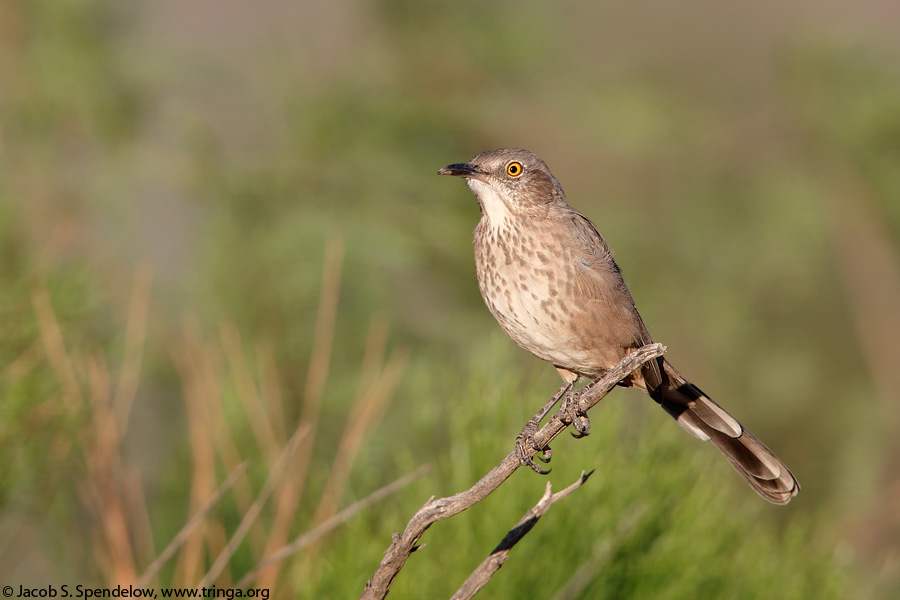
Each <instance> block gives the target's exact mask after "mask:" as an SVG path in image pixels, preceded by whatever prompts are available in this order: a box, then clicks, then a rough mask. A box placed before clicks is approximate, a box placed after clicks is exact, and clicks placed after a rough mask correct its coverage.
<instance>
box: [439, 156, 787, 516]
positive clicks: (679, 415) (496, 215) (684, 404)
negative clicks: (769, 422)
mask: <svg viewBox="0 0 900 600" xmlns="http://www.w3.org/2000/svg"><path fill="white" fill-rule="evenodd" d="M438 174H439V175H455V176H457V177H462V178H464V179H465V180H466V183H467V184H468V185H469V188H470V189H471V190H472V192H473V193H474V194H475V196H476V197H477V198H478V204H479V205H480V207H481V221H479V223H478V226H477V227H476V228H475V267H476V271H477V275H478V286H479V288H480V289H481V295H482V296H483V297H484V301H485V303H486V304H487V306H488V308H489V309H490V311H491V313H493V315H494V317H495V318H496V319H497V321H498V322H499V323H500V327H502V328H503V331H505V332H506V334H507V335H508V336H509V337H511V338H512V339H513V340H514V341H515V342H516V343H517V344H518V345H519V346H521V347H522V348H524V349H525V350H528V351H529V352H531V353H532V354H534V355H535V356H537V357H538V358H541V359H543V360H545V361H547V362H549V363H551V364H552V365H554V366H555V367H556V369H557V370H558V371H559V374H560V375H561V376H562V378H563V380H564V382H565V383H566V384H567V385H566V386H564V387H563V388H561V391H562V389H568V387H567V386H568V385H571V384H572V383H574V382H575V381H576V380H577V379H578V378H579V377H581V376H583V377H587V378H590V379H595V378H597V377H601V376H602V375H603V374H604V373H605V372H606V371H607V370H609V369H610V368H612V367H613V366H615V365H616V363H618V362H619V361H620V360H621V359H622V358H624V357H625V356H626V355H627V354H629V353H630V352H632V351H633V350H634V349H636V348H639V347H641V346H643V345H645V344H648V343H651V339H650V334H649V333H647V328H646V327H644V323H643V321H642V320H641V315H640V314H638V311H637V308H635V306H634V300H633V299H632V298H631V293H630V292H629V291H628V287H627V286H626V285H625V281H624V280H623V279H622V275H621V273H620V271H619V267H618V265H617V264H616V262H615V260H613V257H612V254H611V253H610V250H609V247H608V246H607V245H606V242H605V241H604V240H603V238H602V237H601V236H600V234H599V233H598V232H597V229H596V228H595V227H594V225H593V224H592V223H591V222H590V221H589V220H588V219H587V218H586V217H585V216H583V215H582V214H581V213H579V212H578V211H576V210H574V209H572V208H571V207H570V206H569V205H568V204H566V201H565V196H564V194H563V190H562V187H561V186H560V185H559V181H557V180H556V178H555V177H554V176H553V174H552V173H550V170H549V169H548V168H547V165H546V164H544V161H542V160H541V159H540V158H538V157H537V156H535V155H534V154H532V153H531V152H528V151H527V150H520V149H512V148H501V149H499V150H491V151H489V152H484V153H482V154H479V155H478V156H476V157H475V158H473V159H472V160H471V161H470V162H468V163H462V164H453V165H448V166H446V167H444V168H443V169H441V170H440V171H438ZM622 385H626V386H634V387H636V388H639V389H642V390H645V391H646V392H648V393H649V394H650V396H651V397H652V398H653V399H654V400H655V401H656V402H657V403H659V404H660V405H661V406H662V407H663V408H664V409H665V410H666V411H667V412H668V413H669V414H670V415H672V416H673V417H674V418H675V419H676V420H677V421H678V424H679V425H681V426H682V427H683V428H684V429H685V430H687V431H688V433H690V434H692V435H693V436H695V437H697V438H700V439H701V440H711V441H712V443H713V444H715V446H716V447H717V448H718V449H719V450H721V451H722V453H723V454H724V455H725V456H726V458H728V460H729V461H730V462H731V464H732V466H733V467H734V468H735V469H736V470H737V472H738V473H740V475H741V476H742V477H743V478H744V479H745V480H746V481H747V483H749V484H750V486H751V487H752V488H753V489H754V490H756V492H757V493H758V494H759V495H760V496H762V497H763V498H765V499H766V500H768V501H769V502H773V503H775V504H786V503H787V502H788V501H790V499H791V498H792V497H793V496H795V495H796V494H797V492H798V490H799V489H800V485H799V484H798V483H797V480H796V479H794V476H793V475H792V474H791V472H790V471H789V470H788V468H787V467H786V466H785V465H784V463H782V462H781V461H780V460H779V459H778V457H777V456H775V455H774V454H773V453H772V452H771V451H770V450H769V449H768V448H766V446H765V445H764V444H763V443H762V442H760V441H759V440H758V439H756V438H755V437H754V436H753V435H752V434H751V433H750V432H749V431H747V430H746V429H744V428H743V427H742V426H741V424H740V423H738V422H737V421H736V420H735V419H734V417H732V416H731V415H729V414H728V413H727V412H725V410H724V409H722V407H720V406H719V405H718V404H716V403H715V402H713V401H712V400H711V399H710V398H709V397H708V396H706V394H704V393H703V392H702V391H700V389H699V388H697V387H696V386H695V385H693V384H692V383H690V382H688V381H687V380H686V379H685V378H684V377H683V376H682V375H681V374H680V373H679V372H678V371H676V370H675V369H674V368H673V367H672V366H671V365H670V364H669V363H668V361H666V360H665V359H664V358H658V359H655V360H651V361H649V362H647V363H645V365H644V366H643V368H642V369H640V370H639V371H636V372H634V373H632V374H631V376H629V378H627V379H626V380H624V381H623V382H622Z"/></svg>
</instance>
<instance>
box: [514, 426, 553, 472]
mask: <svg viewBox="0 0 900 600" xmlns="http://www.w3.org/2000/svg"><path fill="white" fill-rule="evenodd" d="M527 446H530V447H531V448H536V446H535V444H534V438H533V437H531V436H530V435H528V434H527V433H526V432H525V431H523V432H522V433H520V434H519V435H518V436H517V437H516V454H517V455H518V457H519V464H521V465H522V466H523V467H524V466H528V467H531V470H532V471H534V472H535V473H537V474H539V475H547V474H548V473H549V472H550V471H551V469H543V468H541V466H540V465H539V464H537V463H536V462H534V459H535V458H536V459H538V460H539V461H541V462H543V463H548V462H550V459H551V458H553V451H552V450H550V447H549V446H547V447H546V448H542V449H540V450H539V451H538V453H537V454H535V455H534V458H532V457H531V456H529V452H528V450H526V447H527Z"/></svg>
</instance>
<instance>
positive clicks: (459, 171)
mask: <svg viewBox="0 0 900 600" xmlns="http://www.w3.org/2000/svg"><path fill="white" fill-rule="evenodd" d="M437 174H438V175H453V176H454V177H464V178H466V179H469V178H470V177H471V178H474V179H482V178H483V176H484V175H485V174H484V173H483V172H481V171H479V170H478V169H476V168H475V167H474V166H473V165H472V164H470V163H456V164H453V165H447V166H446V167H444V168H442V169H441V170H440V171H438V172H437Z"/></svg>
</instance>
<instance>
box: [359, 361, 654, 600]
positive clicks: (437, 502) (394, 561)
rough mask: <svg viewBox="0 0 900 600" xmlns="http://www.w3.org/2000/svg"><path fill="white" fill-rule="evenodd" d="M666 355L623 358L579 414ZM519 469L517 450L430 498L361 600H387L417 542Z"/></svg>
mask: <svg viewBox="0 0 900 600" xmlns="http://www.w3.org/2000/svg"><path fill="white" fill-rule="evenodd" d="M665 352H666V347H665V346H663V345H662V344H648V345H646V346H642V347H641V348H638V349H637V350H635V351H634V352H632V353H631V354H629V355H628V356H626V357H625V358H623V359H622V360H621V361H619V363H618V364H617V365H616V366H615V367H613V368H612V369H610V370H609V372H607V373H606V374H605V375H604V376H603V377H601V378H599V379H597V380H596V381H595V382H594V383H593V384H592V385H591V387H590V389H589V390H588V391H587V393H585V394H584V395H582V396H581V398H580V399H579V403H578V404H579V406H578V408H579V410H581V411H584V412H587V411H588V410H589V409H590V408H591V407H593V406H594V405H595V404H597V403H598V402H600V400H602V399H603V397H604V396H606V394H608V393H609V392H610V390H612V389H613V388H614V387H615V386H616V384H617V383H618V382H619V381H621V380H622V379H624V378H625V377H627V376H628V375H629V374H630V373H632V372H633V371H635V370H636V369H639V368H640V367H641V365H643V364H644V363H645V362H647V361H649V360H652V359H654V358H657V357H659V356H662V355H663V354H665ZM565 420H566V415H565V414H564V413H562V412H561V411H560V412H557V413H556V414H554V415H553V416H552V417H551V418H550V419H549V420H548V421H547V423H546V424H545V425H544V426H543V427H542V428H541V429H540V430H538V431H537V433H535V435H534V441H535V446H536V447H537V448H544V447H546V446H547V444H549V443H550V441H551V440H553V439H554V438H555V437H556V436H558V435H559V434H560V433H562V431H563V430H564V429H565V428H566V427H568V425H569V424H568V423H566V422H565ZM528 452H529V453H530V454H531V455H534V454H535V453H536V452H537V450H535V449H530V450H528ZM520 466H521V463H520V462H519V459H518V457H517V455H516V451H515V450H514V451H512V452H510V453H509V454H508V455H507V456H506V458H504V459H503V460H502V461H501V462H500V464H498V465H497V466H496V467H494V468H493V469H491V470H490V471H489V472H488V473H487V474H486V475H484V477H482V478H481V479H480V480H479V481H478V482H477V483H475V485H473V486H472V487H471V488H469V489H468V490H466V491H464V492H460V493H458V494H454V495H453V496H448V497H446V498H434V497H432V498H430V499H429V500H428V502H426V503H425V504H424V505H423V506H422V507H421V508H420V509H419V510H418V511H416V513H415V514H414V515H413V517H412V519H410V521H409V523H407V525H406V528H405V529H404V530H403V533H399V534H398V533H395V534H393V536H392V537H393V543H392V544H391V545H390V547H389V548H388V549H387V551H386V552H385V554H384V558H383V559H382V561H381V564H379V565H378V568H377V569H376V570H375V574H374V575H373V576H372V578H371V579H369V581H368V582H367V583H366V587H365V589H364V590H363V592H362V595H361V596H360V599H361V600H374V599H377V598H384V597H386V596H387V594H388V591H389V590H390V586H391V583H392V582H393V580H394V577H396V576H397V573H399V572H400V569H402V568H403V565H404V564H405V563H406V559H407V558H409V555H410V554H412V553H413V552H414V551H415V550H416V549H417V548H418V546H417V542H418V541H419V538H420V537H421V536H422V534H423V533H425V531H426V530H427V529H428V528H429V527H430V526H431V525H432V524H433V523H435V522H436V521H440V520H441V519H446V518H449V517H452V516H453V515H456V514H459V513H460V512H462V511H464V510H465V509H467V508H469V507H471V506H473V505H474V504H476V503H477V502H480V501H481V500H483V499H484V498H486V497H487V496H488V495H489V494H490V493H491V492H493V491H494V490H496V489H497V488H498V487H499V486H500V485H501V484H502V483H503V482H504V481H506V480H507V479H508V478H509V476H510V475H512V474H513V472H514V471H515V470H516V469H518V468H519V467H520ZM579 481H580V480H579Z"/></svg>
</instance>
